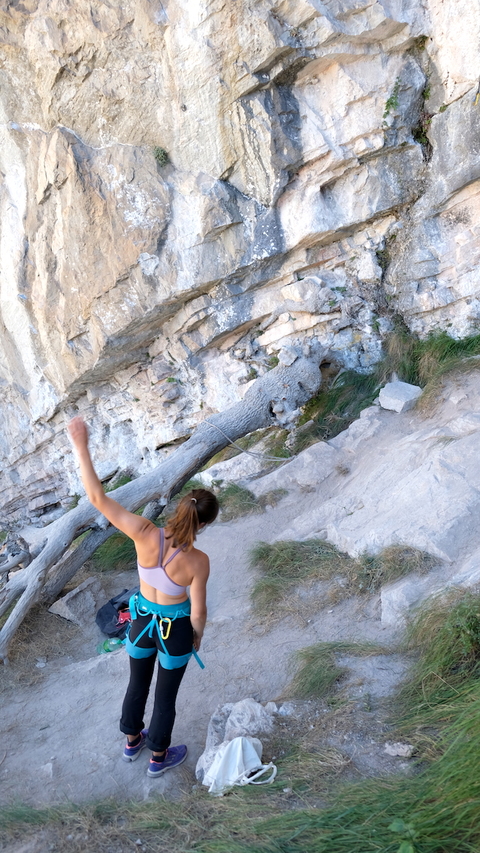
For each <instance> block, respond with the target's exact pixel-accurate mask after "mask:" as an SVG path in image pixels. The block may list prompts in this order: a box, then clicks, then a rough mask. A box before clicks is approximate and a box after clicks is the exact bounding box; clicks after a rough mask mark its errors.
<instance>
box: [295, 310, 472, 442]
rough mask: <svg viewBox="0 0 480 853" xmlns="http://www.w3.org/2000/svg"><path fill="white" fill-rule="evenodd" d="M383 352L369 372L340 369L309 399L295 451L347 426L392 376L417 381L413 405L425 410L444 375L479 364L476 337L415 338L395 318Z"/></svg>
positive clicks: (434, 334) (438, 334)
mask: <svg viewBox="0 0 480 853" xmlns="http://www.w3.org/2000/svg"><path fill="white" fill-rule="evenodd" d="M384 351H385V354H384V357H383V358H382V359H381V361H379V362H378V364H377V365H376V367H375V369H374V370H373V371H372V373H369V374H362V373H357V372H356V371H354V370H344V371H342V372H341V373H339V374H338V375H337V377H336V378H334V379H333V381H331V383H330V385H328V386H325V387H322V388H321V390H320V391H319V393H318V394H316V395H315V397H312V399H311V400H309V402H308V403H307V404H306V405H305V407H304V410H303V415H302V418H301V419H300V422H299V423H300V425H302V424H304V425H305V424H307V422H309V421H313V423H311V424H309V425H308V426H306V427H305V429H303V430H299V432H298V434H297V437H296V443H295V447H294V451H295V453H299V452H300V451H301V450H304V449H305V448H306V447H309V446H310V445H311V444H312V443H313V442H315V441H320V440H324V441H327V440H328V439H330V438H334V437H335V436H336V435H338V433H340V432H342V431H343V430H344V429H347V427H349V426H350V424H351V423H352V422H353V421H354V420H356V419H357V418H358V416H359V415H360V412H361V411H362V410H363V409H365V408H366V407H367V406H370V405H371V404H372V403H373V401H374V399H375V397H376V396H377V394H378V392H379V390H380V388H381V387H382V385H384V384H385V383H386V382H389V381H390V379H391V377H392V375H393V374H396V375H397V376H398V377H399V379H401V380H402V381H403V382H409V383H411V384H412V385H420V387H422V388H423V389H424V392H423V394H422V397H421V398H420V401H419V403H418V404H417V405H419V406H420V408H422V409H428V408H430V407H431V406H432V404H433V401H434V399H435V397H436V395H437V393H438V390H439V387H440V385H441V382H442V379H443V377H444V376H445V375H446V374H447V373H450V372H452V371H454V370H466V369H470V368H478V367H480V359H478V358H476V357H477V356H478V355H480V335H471V336H469V337H466V338H462V339H460V340H456V339H454V338H451V337H450V336H449V335H447V333H446V332H432V333H431V334H430V335H429V336H428V337H427V338H426V339H425V340H419V339H418V338H416V337H414V336H413V335H412V334H410V332H409V330H408V329H407V327H406V326H404V325H403V324H401V323H400V322H398V323H397V327H396V329H395V330H394V331H393V332H392V333H391V334H390V335H388V336H387V338H386V340H385V342H384Z"/></svg>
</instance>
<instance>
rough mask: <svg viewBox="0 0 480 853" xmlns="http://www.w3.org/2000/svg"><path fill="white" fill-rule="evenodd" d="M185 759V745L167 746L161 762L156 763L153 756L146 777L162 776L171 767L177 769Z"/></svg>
mask: <svg viewBox="0 0 480 853" xmlns="http://www.w3.org/2000/svg"><path fill="white" fill-rule="evenodd" d="M186 757H187V747H186V746H185V744H182V745H181V746H169V747H168V749H167V751H166V753H165V757H164V758H163V759H162V760H161V761H157V760H156V759H155V758H154V757H153V756H152V757H151V759H150V764H149V765H148V770H147V776H162V775H163V773H166V771H167V770H171V769H172V767H177V765H178V764H182V763H183V762H184V761H185V759H186Z"/></svg>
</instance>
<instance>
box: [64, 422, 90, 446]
mask: <svg viewBox="0 0 480 853" xmlns="http://www.w3.org/2000/svg"><path fill="white" fill-rule="evenodd" d="M67 429H68V433H69V435H70V438H71V439H72V442H73V445H74V447H76V448H77V450H82V449H84V448H86V447H88V427H87V425H86V423H85V421H84V420H83V418H80V417H76V418H73V419H72V420H71V421H70V423H69V424H68V427H67Z"/></svg>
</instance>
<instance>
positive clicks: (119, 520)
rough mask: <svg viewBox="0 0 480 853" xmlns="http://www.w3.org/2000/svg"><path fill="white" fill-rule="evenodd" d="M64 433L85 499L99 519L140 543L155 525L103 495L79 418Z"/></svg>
mask: <svg viewBox="0 0 480 853" xmlns="http://www.w3.org/2000/svg"><path fill="white" fill-rule="evenodd" d="M68 432H69V434H70V438H71V439H72V443H73V446H74V447H75V450H76V453H77V457H78V461H79V465H80V476H81V478H82V483H83V485H84V487H85V491H86V493H87V497H88V499H89V501H90V503H92V504H93V506H94V507H96V509H98V511H99V512H101V513H102V515H104V516H105V518H107V519H108V520H109V522H110V523H111V524H113V526H114V527H116V528H118V530H121V531H122V533H125V534H126V536H129V537H130V539H133V540H134V542H137V541H139V540H140V541H141V540H142V539H144V537H145V536H146V535H148V533H149V532H150V530H151V529H152V528H153V529H155V525H154V524H152V522H151V521H149V520H148V518H142V516H139V515H135V513H133V512H129V511H128V509H125V508H124V507H123V506H121V505H120V504H119V503H117V501H114V500H113V498H110V497H108V495H106V494H105V492H104V491H103V486H102V484H101V482H100V480H99V479H98V476H97V473H96V471H95V468H94V467H93V463H92V460H91V457H90V451H89V449H88V427H87V425H86V423H85V421H84V420H83V418H80V417H77V418H73V420H72V421H70V423H69V425H68Z"/></svg>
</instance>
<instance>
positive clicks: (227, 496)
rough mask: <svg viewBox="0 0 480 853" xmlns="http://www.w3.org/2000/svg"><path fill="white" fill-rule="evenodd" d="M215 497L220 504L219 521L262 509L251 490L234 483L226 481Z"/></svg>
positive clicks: (230, 519)
mask: <svg viewBox="0 0 480 853" xmlns="http://www.w3.org/2000/svg"><path fill="white" fill-rule="evenodd" d="M217 498H218V502H219V504H220V521H232V520H233V519H235V518H240V516H243V515H248V514H249V513H251V512H261V511H262V507H261V506H260V504H259V502H258V500H257V498H256V497H255V495H254V494H253V492H250V491H249V490H248V489H243V488H242V487H241V486H237V484H236V483H228V485H227V486H225V487H224V488H222V489H220V490H219V491H218V492H217Z"/></svg>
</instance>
